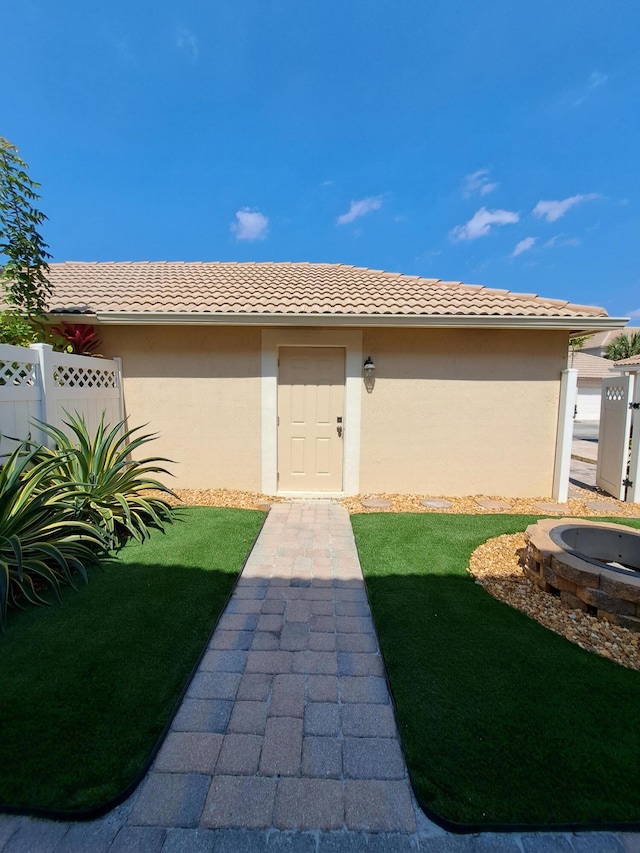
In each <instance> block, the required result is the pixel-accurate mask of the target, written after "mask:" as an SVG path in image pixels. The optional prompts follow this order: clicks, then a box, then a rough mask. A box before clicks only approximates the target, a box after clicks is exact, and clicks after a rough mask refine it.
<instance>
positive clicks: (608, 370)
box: [569, 351, 616, 379]
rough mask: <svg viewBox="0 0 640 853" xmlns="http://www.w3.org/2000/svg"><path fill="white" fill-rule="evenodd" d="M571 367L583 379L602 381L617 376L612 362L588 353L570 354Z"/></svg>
mask: <svg viewBox="0 0 640 853" xmlns="http://www.w3.org/2000/svg"><path fill="white" fill-rule="evenodd" d="M569 367H574V368H575V369H576V370H577V371H578V376H579V377H581V378H582V379H602V378H603V377H604V376H615V375H616V374H615V371H614V369H613V362H612V361H609V359H606V358H600V356H598V355H589V353H587V352H580V351H576V352H574V353H571V352H570V353H569Z"/></svg>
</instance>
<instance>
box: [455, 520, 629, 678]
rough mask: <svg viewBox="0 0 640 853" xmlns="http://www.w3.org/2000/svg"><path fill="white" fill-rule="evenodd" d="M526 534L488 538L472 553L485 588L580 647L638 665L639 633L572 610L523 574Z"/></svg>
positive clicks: (475, 574)
mask: <svg viewBox="0 0 640 853" xmlns="http://www.w3.org/2000/svg"><path fill="white" fill-rule="evenodd" d="M525 544H526V542H525V536H524V533H514V534H506V535H504V536H497V537H496V538H495V539H489V540H487V542H485V543H484V544H482V545H480V547H479V548H476V550H475V551H474V552H473V554H472V555H471V560H470V562H469V572H470V574H471V575H473V577H475V579H476V582H477V583H479V584H481V585H482V586H483V587H484V588H485V589H486V591H487V592H488V593H489V594H490V595H492V596H493V597H494V598H497V599H498V600H499V601H504V602H505V603H506V604H508V605H510V606H511V607H515V608H516V609H517V610H520V611H522V612H523V613H526V615H527V616H530V617H531V618H532V619H535V620H536V622H539V623H540V624H541V625H544V627H545V628H549V629H550V630H551V631H555V632H556V634H561V635H562V636H563V637H565V638H566V639H567V640H570V641H571V642H572V643H577V645H579V646H580V648H582V649H586V650H587V651H589V652H594V653H595V654H598V655H602V657H606V658H609V660H613V661H615V662H616V663H619V664H621V665H622V666H626V667H628V668H629V669H636V670H640V634H636V633H635V632H634V631H629V630H627V629H626V628H620V627H619V626H618V625H612V624H610V623H608V622H604V621H600V620H599V619H597V618H596V617H595V616H590V615H589V614H587V613H583V612H582V611H581V610H568V609H567V608H566V607H565V606H564V605H563V604H561V602H560V599H559V598H556V597H555V596H553V595H551V594H550V593H548V592H543V591H542V590H541V589H539V588H538V587H537V586H536V585H535V584H533V583H531V581H530V580H529V579H528V578H527V577H525V575H524V574H523V572H522V569H521V567H520V564H519V562H518V557H519V552H520V550H521V549H523V548H524V547H525Z"/></svg>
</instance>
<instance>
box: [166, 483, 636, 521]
mask: <svg viewBox="0 0 640 853" xmlns="http://www.w3.org/2000/svg"><path fill="white" fill-rule="evenodd" d="M175 492H176V495H177V499H173V498H170V499H169V503H171V504H173V505H177V506H180V505H181V506H220V507H236V508H238V509H263V510H264V509H268V507H269V504H272V503H278V502H280V501H281V500H283V498H279V497H275V496H273V495H261V494H260V493H259V492H246V491H238V490H235V489H176V490H175ZM573 492H574V494H575V497H571V498H569V500H568V501H567V503H566V504H558V505H557V506H558V514H559V515H566V516H594V517H597V516H601V517H606V516H608V515H611V516H616V517H620V518H639V517H640V504H627V503H623V502H622V501H616V500H614V499H613V498H608V497H607V496H606V495H600V494H598V493H595V492H590V491H587V490H585V489H574V490H573ZM152 494H154V495H157V496H158V497H166V496H164V495H162V494H161V493H160V492H153V493H152ZM435 497H438V496H435ZM433 498H434V496H433V495H396V494H375V495H374V494H368V495H354V496H352V497H348V498H343V499H342V500H340V501H339V503H340V504H341V505H342V506H344V507H345V508H346V509H347V510H348V511H349V513H351V514H354V513H361V512H363V513H367V512H431V513H433V512H444V513H449V514H454V515H455V514H458V515H484V514H487V515H495V514H496V513H498V514H500V513H503V514H504V513H508V514H510V515H548V514H549V513H545V512H544V511H542V510H541V509H540V508H539V507H537V506H536V505H535V502H538V501H541V502H544V503H553V501H550V500H549V498H544V497H541V498H506V497H502V496H499V495H498V496H496V495H489V496H488V495H473V496H470V497H464V498H451V497H447V498H446V500H447V501H449V502H450V503H451V506H450V507H446V508H433V507H425V506H422V504H421V503H420V501H421V500H427V499H433ZM370 499H373V500H382V501H389V503H390V506H389V507H372V508H369V507H365V506H363V505H362V501H363V500H370ZM284 500H286V499H284ZM478 500H493V501H500V502H503V503H507V504H509V507H510V508H509V509H499V510H492V509H485V508H484V507H482V506H480V505H479V504H478V503H477V501H478ZM590 501H598V502H603V503H604V504H606V509H602V510H594V509H591V508H590V507H588V506H587V502H590Z"/></svg>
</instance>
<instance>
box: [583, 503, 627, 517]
mask: <svg viewBox="0 0 640 853" xmlns="http://www.w3.org/2000/svg"><path fill="white" fill-rule="evenodd" d="M585 506H586V507H588V508H589V509H592V510H594V511H595V512H610V513H611V514H612V515H616V513H619V512H620V507H618V506H616V505H615V504H613V503H610V502H609V501H586V502H585Z"/></svg>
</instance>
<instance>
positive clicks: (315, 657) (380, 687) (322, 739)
mask: <svg viewBox="0 0 640 853" xmlns="http://www.w3.org/2000/svg"><path fill="white" fill-rule="evenodd" d="M623 845H624V846H623ZM634 845H637V846H634ZM0 850H1V851H2V853H19V851H25V853H54V851H55V853H71V851H87V853H91V851H105V852H106V851H109V853H133V851H140V853H160V851H162V853H177V851H184V853H189V851H193V852H194V853H204V851H218V853H236V851H238V853H245V851H246V853H257V852H258V851H302V853H338V851H345V853H346V851H349V853H357V851H365V850H366V851H372V853H373V851H377V853H383V851H409V850H413V851H416V850H422V851H434V853H435V851H441V853H446V851H460V853H462V851H465V853H466V851H468V853H471V851H479V850H495V851H513V853H523V851H524V853H528V851H537V850H539V851H549V853H552V851H585V853H586V851H602V853H609V851H610V853H622V851H624V850H626V851H632V850H640V836H633V835H626V836H615V835H613V834H608V833H598V834H584V833H583V834H578V835H571V834H568V833H566V834H544V835H535V834H514V835H497V834H493V833H486V834H483V835H479V836H454V835H450V834H448V833H445V832H444V831H443V830H441V829H439V828H438V827H437V826H435V824H433V823H431V822H430V821H429V820H427V818H426V817H425V816H424V815H423V814H422V812H421V811H420V809H419V808H418V807H417V805H416V803H415V801H414V799H413V796H412V793H411V788H410V784H409V780H408V775H407V770H406V766H405V763H404V758H403V756H402V752H401V749H400V744H399V741H398V735H397V730H396V724H395V719H394V714H393V708H392V705H391V702H390V697H389V693H388V690H387V685H386V681H385V678H384V671H383V666H382V659H381V657H380V653H379V649H378V643H377V639H376V635H375V632H374V628H373V623H372V619H371V613H370V611H369V606H368V603H367V598H366V592H365V589H364V582H363V578H362V572H361V569H360V564H359V562H358V557H357V552H356V549H355V544H354V540H353V535H352V532H351V525H350V523H349V517H348V515H347V512H346V510H344V509H343V508H342V507H340V506H338V505H336V504H333V503H331V502H328V501H327V502H323V501H314V502H309V503H282V504H276V505H274V506H273V508H272V509H271V511H270V513H269V516H268V519H267V521H266V523H265V526H264V528H263V530H262V533H261V534H260V537H259V539H258V542H257V543H256V546H255V547H254V549H253V552H252V553H251V556H250V558H249V560H248V562H247V565H246V566H245V569H244V571H243V574H242V577H241V578H240V580H239V582H238V585H237V587H236V590H235V592H234V595H233V597H232V599H231V601H230V603H229V605H228V607H227V610H226V611H225V614H224V615H223V616H222V618H221V620H220V622H219V624H218V627H217V629H216V631H215V634H214V635H213V637H212V639H211V642H210V644H209V647H208V650H207V652H206V654H205V656H204V658H203V660H202V663H201V666H200V668H199V670H198V672H197V674H196V675H195V677H194V679H193V681H192V682H191V685H190V686H189V689H188V692H187V695H186V697H185V700H184V702H183V704H182V705H181V707H180V710H179V711H178V714H177V715H176V717H175V719H174V721H173V724H172V727H171V731H170V733H169V735H168V737H167V739H166V741H165V743H164V744H163V746H162V748H161V750H160V752H159V753H158V756H157V758H156V761H155V762H154V765H153V767H152V768H151V770H150V771H149V773H148V774H147V777H146V778H145V780H144V781H143V783H142V784H141V785H140V787H139V788H138V790H137V791H136V793H135V794H134V795H133V796H132V797H131V798H130V799H129V800H128V801H127V802H126V803H124V804H123V805H122V806H120V807H119V808H118V809H115V810H114V811H113V812H111V813H110V814H109V815H107V816H106V817H105V818H102V819H100V820H97V821H93V822H91V823H75V824H73V823H72V824H69V823H54V822H52V821H36V820H32V819H29V818H11V817H4V818H3V817H0Z"/></svg>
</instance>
